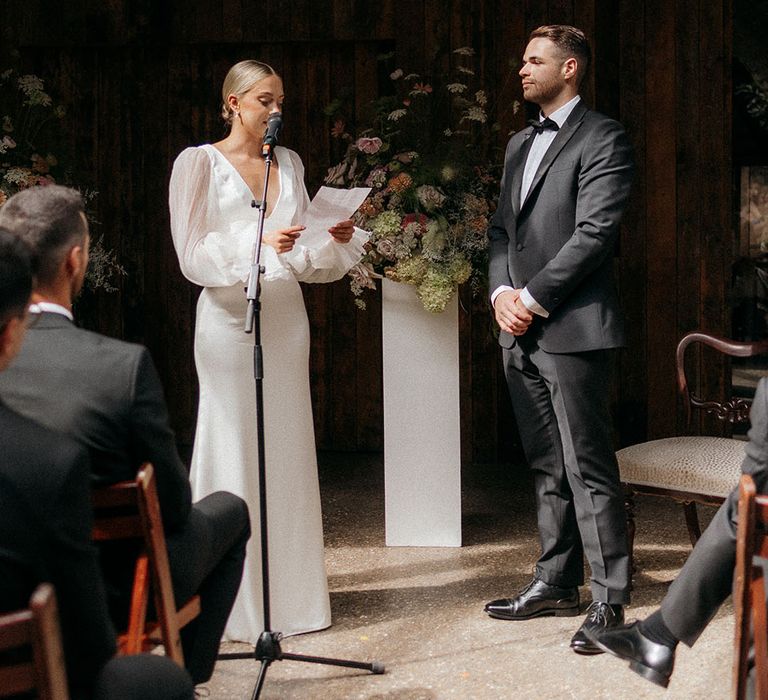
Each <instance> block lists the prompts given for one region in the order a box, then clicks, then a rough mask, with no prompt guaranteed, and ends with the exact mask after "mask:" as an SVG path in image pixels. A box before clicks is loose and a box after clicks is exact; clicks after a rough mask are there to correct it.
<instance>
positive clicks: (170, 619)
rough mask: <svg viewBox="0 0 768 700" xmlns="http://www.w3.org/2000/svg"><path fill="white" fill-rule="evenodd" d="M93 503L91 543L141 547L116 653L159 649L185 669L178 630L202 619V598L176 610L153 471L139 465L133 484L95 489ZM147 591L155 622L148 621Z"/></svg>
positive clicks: (122, 483)
mask: <svg viewBox="0 0 768 700" xmlns="http://www.w3.org/2000/svg"><path fill="white" fill-rule="evenodd" d="M92 503H93V509H94V526H93V539H94V541H96V542H110V541H116V540H131V539H139V540H141V541H142V543H143V546H142V549H141V552H140V553H139V556H138V558H137V559H136V566H135V569H134V577H133V588H132V592H131V604H130V612H129V615H128V629H127V630H126V631H125V632H124V633H122V634H120V635H118V653H120V654H139V653H141V652H142V651H148V650H149V649H151V648H152V647H154V646H156V645H157V644H162V645H163V646H164V648H165V654H166V656H169V657H170V658H172V659H173V660H174V661H175V662H176V663H178V664H179V665H180V666H182V667H183V666H184V654H183V652H182V648H181V637H180V635H179V630H180V629H181V628H182V627H184V625H186V624H188V623H189V622H190V621H192V620H193V619H194V618H195V617H197V616H198V615H199V614H200V598H199V596H193V597H192V598H190V599H189V600H188V601H186V602H185V603H184V605H182V606H181V607H180V608H177V607H176V601H175V599H174V595H173V585H172V582H171V570H170V566H169V564H168V551H167V549H166V544H165V533H164V531H163V522H162V519H161V517H160V504H159V502H158V498H157V485H156V483H155V473H154V469H153V467H152V465H151V464H149V463H146V464H144V465H142V468H141V469H140V471H139V473H138V475H137V477H136V481H123V482H120V483H118V484H114V485H112V486H108V487H105V488H99V489H95V490H94V491H93V494H92ZM150 585H151V587H152V590H153V593H154V602H155V613H156V616H157V620H156V621H148V620H147V607H148V604H149V588H150Z"/></svg>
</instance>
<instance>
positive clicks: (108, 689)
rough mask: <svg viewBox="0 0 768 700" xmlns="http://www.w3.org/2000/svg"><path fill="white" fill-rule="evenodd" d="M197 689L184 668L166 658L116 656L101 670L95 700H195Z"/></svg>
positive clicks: (97, 680)
mask: <svg viewBox="0 0 768 700" xmlns="http://www.w3.org/2000/svg"><path fill="white" fill-rule="evenodd" d="M194 697H195V687H194V685H193V684H192V679H191V678H190V676H189V673H187V672H186V671H185V670H184V669H183V668H181V667H180V666H179V665H178V664H176V663H175V662H173V661H171V660H170V659H169V658H168V657H166V656H156V655H154V654H138V655H136V656H117V657H115V658H113V659H110V660H109V661H108V662H107V663H106V664H105V665H104V668H102V669H101V671H100V672H99V674H98V676H97V677H96V682H95V684H94V688H93V699H94V700H192V699H193V698H194Z"/></svg>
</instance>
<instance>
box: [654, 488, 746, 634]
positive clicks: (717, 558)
mask: <svg viewBox="0 0 768 700" xmlns="http://www.w3.org/2000/svg"><path fill="white" fill-rule="evenodd" d="M738 511H739V492H738V489H734V490H733V491H732V492H731V493H730V495H729V496H728V498H727V499H726V500H725V502H724V503H723V504H722V505H721V506H720V509H719V510H718V511H717V513H715V516H714V517H713V518H712V521H711V522H710V523H709V526H708V527H707V529H706V530H704V533H703V534H702V536H701V539H700V540H699V541H698V542H697V543H696V546H695V547H694V548H693V551H692V552H691V555H690V556H689V557H688V559H687V560H686V562H685V564H684V565H683V568H682V569H681V570H680V573H679V574H678V575H677V578H675V580H674V581H673V582H672V584H671V585H670V587H669V590H668V591H667V594H666V595H665V596H664V600H663V601H662V602H661V616H662V618H663V620H664V624H665V625H666V626H667V627H668V628H669V631H670V632H672V634H674V635H675V637H677V639H679V640H681V641H683V642H685V643H686V644H687V645H688V646H693V644H694V643H695V642H696V640H697V639H698V638H699V636H700V635H701V633H702V632H703V631H704V629H705V627H706V626H707V625H708V624H709V622H710V620H711V619H712V618H713V617H714V615H715V613H716V612H717V611H718V609H719V608H720V606H721V605H722V604H723V602H724V601H725V599H726V598H727V597H728V596H729V595H730V594H731V588H732V584H733V569H734V567H735V566H736V530H737V528H738Z"/></svg>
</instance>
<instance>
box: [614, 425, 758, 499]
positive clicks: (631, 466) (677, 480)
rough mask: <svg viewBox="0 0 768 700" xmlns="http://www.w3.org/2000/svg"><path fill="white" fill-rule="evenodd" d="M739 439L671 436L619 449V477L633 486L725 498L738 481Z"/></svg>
mask: <svg viewBox="0 0 768 700" xmlns="http://www.w3.org/2000/svg"><path fill="white" fill-rule="evenodd" d="M745 445H746V443H745V442H744V441H743V440H733V439H731V438H723V437H704V436H691V437H671V438H663V439H661V440H651V441H650V442H641V443H640V444H639V445H631V446H630V447H625V448H624V449H623V450H619V451H618V452H617V453H616V458H617V459H618V461H619V471H620V473H621V480H622V482H624V483H630V484H635V485H637V486H651V487H654V488H658V489H666V490H670V491H680V492H686V493H695V494H700V495H702V496H716V497H719V498H725V497H726V496H727V495H728V494H729V493H730V492H731V491H732V490H733V489H734V487H735V486H736V485H737V484H738V483H739V477H740V476H741V463H742V461H743V460H744V446H745Z"/></svg>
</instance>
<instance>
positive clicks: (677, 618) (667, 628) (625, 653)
mask: <svg viewBox="0 0 768 700" xmlns="http://www.w3.org/2000/svg"><path fill="white" fill-rule="evenodd" d="M750 418H751V421H752V427H751V428H750V430H749V442H748V443H747V446H746V457H745V458H744V462H743V464H742V465H741V470H742V471H743V472H744V473H745V474H750V475H751V476H752V478H753V479H754V480H755V486H756V488H757V490H758V492H761V493H766V492H768V380H767V379H761V380H760V383H759V384H758V385H757V391H756V392H755V400H754V402H753V403H752V411H751V413H750ZM738 506H739V490H738V488H735V489H734V490H733V491H731V493H730V495H729V496H728V498H727V499H726V500H725V503H723V505H722V506H720V509H719V510H718V511H717V513H715V516H714V518H713V519H712V522H711V523H710V524H709V527H707V529H706V530H705V531H704V534H703V535H702V536H701V539H700V540H699V541H698V542H697V543H696V546H695V547H694V548H693V552H691V556H690V557H688V560H687V561H686V562H685V565H684V566H683V568H682V569H681V570H680V573H679V574H678V576H677V578H676V579H675V580H674V581H673V582H672V585H671V586H670V587H669V590H668V591H667V594H666V595H665V596H664V599H663V600H662V601H661V607H660V608H659V609H658V610H657V611H656V612H654V613H653V614H652V615H650V617H648V618H646V619H645V620H641V621H636V622H633V623H632V624H630V625H623V626H621V627H616V628H612V629H606V630H603V631H599V632H595V631H592V632H591V633H588V634H589V636H590V637H591V638H592V640H593V641H594V642H595V643H596V644H597V646H599V647H600V648H601V649H603V650H604V651H607V652H610V653H611V654H613V655H614V656H618V657H619V658H621V659H624V660H626V661H629V662H630V668H631V669H632V670H633V671H635V672H636V673H638V674H640V675H641V676H643V678H647V679H648V680H649V681H652V682H653V683H656V684H657V685H660V686H662V687H664V688H666V687H667V685H668V684H669V679H670V676H671V675H672V670H673V668H674V664H675V650H676V648H677V645H678V643H679V642H681V641H682V642H684V643H685V644H687V645H688V646H689V647H690V646H693V645H694V643H695V642H696V640H697V639H698V638H699V636H700V635H701V633H702V632H703V631H704V628H705V627H706V626H707V625H708V624H709V621H710V620H711V619H712V618H713V617H714V616H715V613H716V612H717V611H718V609H719V607H720V606H721V605H722V603H723V602H724V601H725V599H726V598H727V597H728V596H729V595H730V593H731V585H732V582H733V569H734V566H735V565H736V530H737V527H738V522H737V521H738V517H737V516H738Z"/></svg>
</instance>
